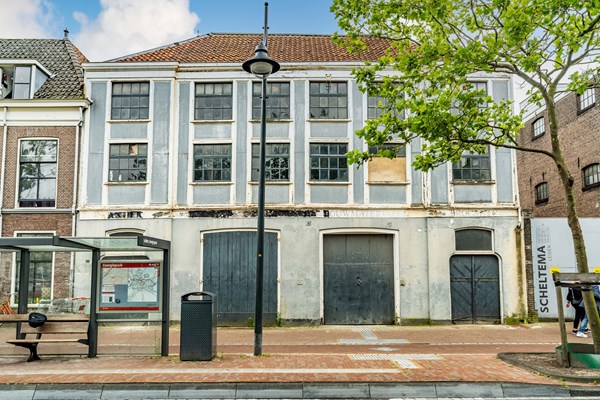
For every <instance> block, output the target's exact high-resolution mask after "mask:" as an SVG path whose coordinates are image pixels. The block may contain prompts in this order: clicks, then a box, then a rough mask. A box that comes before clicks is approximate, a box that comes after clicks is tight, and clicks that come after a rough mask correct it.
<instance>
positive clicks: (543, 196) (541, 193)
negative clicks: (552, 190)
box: [535, 182, 548, 204]
mask: <svg viewBox="0 0 600 400" xmlns="http://www.w3.org/2000/svg"><path fill="white" fill-rule="evenodd" d="M547 202H548V183H547V182H542V183H540V184H539V185H537V186H536V187H535V204H542V203H547Z"/></svg>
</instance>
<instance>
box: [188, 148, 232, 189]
mask: <svg viewBox="0 0 600 400" xmlns="http://www.w3.org/2000/svg"><path fill="white" fill-rule="evenodd" d="M215 181H217V182H229V181H231V145H230V144H195V145H194V182H215Z"/></svg>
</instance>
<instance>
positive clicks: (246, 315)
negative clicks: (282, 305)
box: [202, 231, 277, 325]
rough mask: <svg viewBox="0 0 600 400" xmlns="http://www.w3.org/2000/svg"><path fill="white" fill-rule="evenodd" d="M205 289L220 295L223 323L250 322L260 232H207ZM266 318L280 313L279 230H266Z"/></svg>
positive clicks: (271, 320) (272, 318) (271, 319)
mask: <svg viewBox="0 0 600 400" xmlns="http://www.w3.org/2000/svg"><path fill="white" fill-rule="evenodd" d="M202 265H203V276H202V278H203V280H204V290H205V291H208V292H213V293H215V294H216V295H217V323H218V324H219V325H249V324H250V323H251V321H253V320H254V306H255V304H254V303H255V299H256V232H249V231H239V232H216V233H208V234H206V235H204V254H203V264H202ZM263 285H264V294H263V322H264V323H265V324H274V323H275V321H276V317H277V234H275V233H272V232H266V233H265V254H264V284H263Z"/></svg>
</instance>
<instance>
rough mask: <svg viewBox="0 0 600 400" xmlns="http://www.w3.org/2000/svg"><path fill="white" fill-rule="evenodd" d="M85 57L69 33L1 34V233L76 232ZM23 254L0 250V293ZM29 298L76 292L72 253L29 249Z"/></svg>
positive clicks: (12, 285) (8, 293)
mask: <svg viewBox="0 0 600 400" xmlns="http://www.w3.org/2000/svg"><path fill="white" fill-rule="evenodd" d="M83 61H85V57H84V56H83V55H82V54H81V53H80V52H79V50H78V49H77V48H76V47H75V46H73V44H72V43H71V42H70V41H69V39H68V38H67V36H66V35H65V38H64V39H0V75H1V76H2V84H1V85H0V93H1V95H0V112H1V115H2V116H1V117H0V118H2V125H3V132H2V137H1V139H0V140H1V141H0V143H1V145H0V149H1V171H2V173H1V176H0V198H1V199H2V210H1V212H0V224H1V232H2V236H10V237H18V236H46V235H64V236H73V235H75V229H76V228H75V222H76V218H75V213H76V205H77V204H76V201H77V199H76V193H77V191H76V186H77V180H78V162H79V159H78V152H79V143H80V134H81V126H83V119H84V113H85V110H86V109H87V106H88V102H87V101H86V100H85V99H84V96H85V92H84V86H83V85H84V81H83V69H82V67H81V63H82V62H83ZM18 264H19V255H16V256H15V255H14V254H13V253H2V254H1V255H0V296H2V297H1V299H2V301H4V299H6V298H7V297H10V299H11V303H12V304H13V305H14V304H15V303H16V301H17V299H16V297H15V296H14V292H15V291H16V288H17V282H18ZM31 264H32V266H31V271H30V273H29V295H28V298H29V304H30V306H36V305H38V304H40V303H41V302H48V301H50V300H52V299H63V298H66V297H71V296H72V283H73V274H72V272H73V269H72V265H73V263H72V259H71V256H70V255H69V254H65V253H54V254H53V253H49V252H37V253H32V255H31Z"/></svg>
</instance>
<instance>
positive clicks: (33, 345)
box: [0, 314, 90, 362]
mask: <svg viewBox="0 0 600 400" xmlns="http://www.w3.org/2000/svg"><path fill="white" fill-rule="evenodd" d="M46 317H47V318H48V319H47V321H46V322H45V323H44V325H42V326H40V327H37V328H32V327H31V326H29V324H28V320H29V317H28V314H16V315H0V322H16V323H21V330H20V336H21V337H22V338H20V339H14V340H7V341H6V343H9V344H12V345H15V346H20V347H25V348H26V349H29V358H28V359H27V361H28V362H29V361H36V360H39V359H40V357H39V355H38V352H37V348H38V345H39V344H40V343H80V344H84V345H86V346H87V345H89V321H90V318H89V315H86V314H55V315H52V314H49V315H46ZM48 336H50V337H48Z"/></svg>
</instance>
